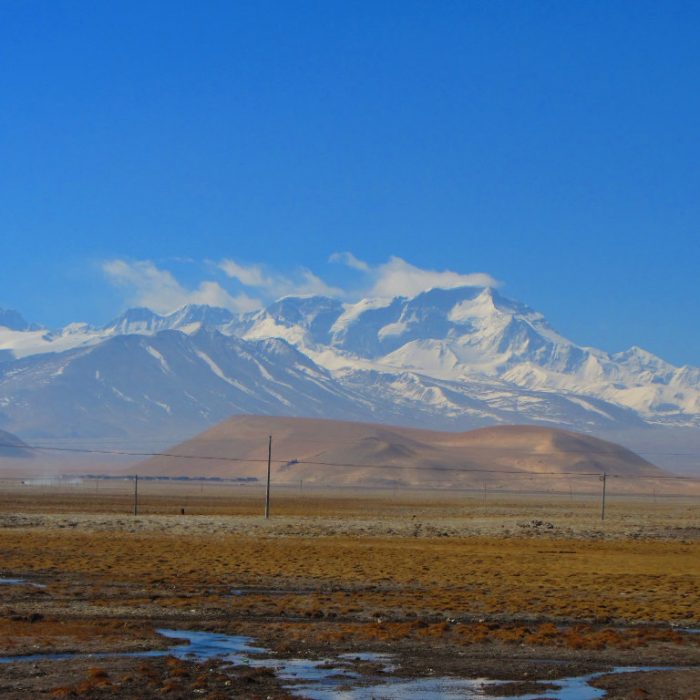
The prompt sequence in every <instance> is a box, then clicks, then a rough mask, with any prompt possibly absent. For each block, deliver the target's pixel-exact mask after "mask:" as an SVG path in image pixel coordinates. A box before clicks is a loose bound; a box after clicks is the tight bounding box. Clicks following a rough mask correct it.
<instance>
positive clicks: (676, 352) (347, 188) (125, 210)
mask: <svg viewBox="0 0 700 700" xmlns="http://www.w3.org/2000/svg"><path fill="white" fill-rule="evenodd" d="M698 36H700V4H698V3H697V2H687V3H683V2H663V3H661V2H638V1H635V2H613V3H610V2H595V1H591V2H582V3H566V2H545V1H542V2H540V1H538V2H466V1H464V2H448V1H444V2H433V1H432V0H431V1H425V2H412V1H410V0H402V1H400V2H399V1H396V2H374V1H373V2H369V1H367V2H342V3H341V2H333V1H329V0H323V1H319V2H304V1H300V2H286V1H283V2H264V1H263V2H261V1H260V0H256V1H255V2H229V1H225V2H224V1H222V2H216V1H214V2H212V1H209V2H206V1H203V2H177V1H175V0H169V1H163V2H148V1H144V0H139V1H138V2H129V1H120V2H92V1H88V0H83V1H81V0H72V1H70V2H66V1H62V0H46V1H43V2H39V1H34V0H4V1H3V2H0V242H1V247H0V250H1V252H2V258H1V260H2V276H1V277H0V306H5V307H8V306H9V307H12V308H17V309H19V310H20V311H21V312H23V313H24V315H25V316H27V317H28V318H30V319H31V320H35V321H38V322H41V323H44V324H47V325H50V326H53V325H57V324H62V323H65V322H68V321H70V320H76V319H81V320H87V321H91V322H94V323H102V322H105V321H107V320H108V319H109V318H110V317H111V316H113V315H115V314H116V313H117V312H118V311H120V310H121V308H123V306H124V305H125V304H127V303H129V302H130V300H131V299H130V298H128V293H127V292H128V289H127V287H124V286H115V284H114V278H111V279H110V277H109V275H107V274H106V273H105V271H104V267H103V266H104V262H105V261H108V260H111V261H114V260H122V261H127V262H128V263H131V264H135V265H137V266H138V265H142V266H143V265H145V261H150V263H152V265H153V268H154V269H155V268H157V269H158V270H161V271H164V270H169V271H170V272H171V273H172V274H173V275H174V277H175V278H176V279H177V282H178V284H179V285H182V288H183V289H195V288H197V286H198V285H199V284H200V283H201V282H202V281H207V280H216V281H217V283H218V284H220V285H221V286H222V288H226V289H228V290H229V291H231V293H232V294H234V293H235V292H236V290H235V289H234V288H233V287H232V286H231V284H233V282H232V280H229V279H228V278H226V276H225V275H223V274H222V273H221V271H220V270H218V269H216V268H215V265H214V263H217V262H220V261H221V260H223V259H232V260H234V261H236V262H239V263H242V264H246V265H250V264H254V263H260V264H263V265H264V266H265V268H264V269H265V270H266V271H267V274H270V275H273V274H279V275H282V276H285V275H286V276H287V277H288V278H292V277H295V276H296V278H298V277H299V275H300V274H302V273H300V271H299V270H300V268H302V267H303V268H306V269H308V270H311V271H312V272H313V273H315V274H316V275H318V276H320V277H321V278H322V279H323V280H324V281H325V282H326V283H327V284H329V285H332V286H344V285H346V284H349V282H348V278H347V274H348V271H347V270H346V269H345V268H343V266H342V265H338V264H337V263H335V264H334V263H329V262H328V258H329V256H330V255H331V254H332V253H334V252H337V251H350V252H352V253H353V254H354V255H356V256H357V257H358V258H360V259H362V260H364V261H367V262H368V263H369V264H370V265H379V264H382V263H384V262H386V261H387V260H388V259H389V258H390V256H399V257H400V258H402V259H404V260H406V261H407V262H409V263H411V264H413V265H415V266H418V267H421V268H428V269H432V270H453V271H455V272H461V273H471V272H485V273H489V274H490V275H492V276H493V277H495V278H497V279H499V280H501V281H502V282H503V287H502V293H504V294H506V295H507V296H511V297H514V298H517V299H519V300H521V301H523V302H525V303H528V304H529V305H531V306H533V307H535V308H537V309H539V310H540V311H542V312H543V313H544V314H545V315H546V316H547V317H548V318H549V320H550V321H551V322H552V324H553V325H554V326H555V327H556V328H558V329H559V330H560V331H561V332H562V333H564V334H565V335H567V336H569V337H570V338H571V339H572V340H574V341H576V342H579V343H582V344H587V345H595V346H598V347H602V348H603V349H606V350H621V349H624V348H626V347H628V346H630V345H632V344H638V345H641V346H643V347H645V348H647V349H649V350H651V351H653V352H655V353H657V354H660V355H661V356H663V357H666V358H667V359H669V360H671V361H674V362H676V363H691V364H695V365H700V286H699V273H700V242H699V241H698V237H699V236H698V234H699V233H700V172H699V170H700V138H699V137H698V136H699V125H700V41H699V40H698ZM187 261H190V262H187ZM226 285H229V286H226ZM132 291H133V290H132Z"/></svg>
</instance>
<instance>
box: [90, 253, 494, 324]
mask: <svg viewBox="0 0 700 700" xmlns="http://www.w3.org/2000/svg"><path fill="white" fill-rule="evenodd" d="M329 262H333V263H339V264H342V265H344V266H346V267H348V268H350V269H351V270H352V271H353V272H352V276H353V277H354V278H355V280H356V281H355V284H354V285H353V287H352V289H348V288H346V289H342V288H340V287H338V286H333V285H331V284H329V283H328V282H326V281H325V280H323V279H321V277H319V276H318V275H317V274H315V273H314V272H312V271H311V270H309V269H307V268H305V267H299V268H296V269H295V270H293V271H292V272H285V273H280V272H277V271H275V270H273V269H271V268H269V267H268V266H266V265H263V264H259V263H253V264H246V263H242V262H240V261H237V260H233V259H231V258H226V259H224V260H221V261H220V262H218V263H211V262H208V263H207V262H206V261H204V263H203V265H202V268H203V269H208V274H207V275H206V276H207V277H214V278H216V277H217V276H218V277H219V278H220V279H219V281H216V279H204V280H202V281H198V282H197V283H196V285H195V286H193V287H189V286H187V285H185V284H183V283H182V282H181V281H179V280H178V279H177V278H176V277H175V275H174V274H173V273H172V272H170V271H169V270H167V269H164V267H163V265H164V264H166V263H159V264H158V265H157V264H156V263H154V262H153V261H151V260H124V259H113V260H108V261H106V262H104V263H102V270H103V272H104V274H105V275H106V277H107V279H108V280H109V281H110V283H111V284H113V285H115V286H117V287H120V288H122V289H123V290H124V291H125V301H126V303H128V304H129V305H135V306H147V307H149V308H151V309H153V310H155V311H158V312H159V313H167V312H170V311H173V310H174V309H176V308H178V307H180V306H184V305H185V304H208V305H210V306H221V307H224V308H227V309H231V310H232V311H238V312H246V311H253V310H255V309H258V308H260V307H261V306H263V305H264V304H266V303H269V302H271V301H273V300H275V299H279V298H280V297H284V296H311V295H318V296H330V297H337V298H340V299H345V300H347V301H356V300H358V299H360V298H362V297H381V298H393V297H397V296H404V297H413V296H416V295H417V294H420V293H421V292H424V291H426V290H428V289H433V288H435V287H438V288H442V289H452V288H454V287H463V286H474V287H496V286H499V283H498V282H497V281H496V280H495V279H494V278H493V277H491V275H488V274H486V273H481V272H477V273H469V274H464V273H459V272H453V271H451V270H429V269H424V268H421V267H417V266H416V265H412V264H411V263H409V262H406V261H405V260H403V259H402V258H399V257H396V256H392V257H391V258H389V260H387V261H386V262H384V263H381V264H378V265H371V264H369V263H367V262H365V261H364V260H360V259H359V258H357V257H356V256H355V255H353V254H352V253H349V252H342V253H334V254H333V255H331V256H330V258H329ZM222 273H223V274H222ZM202 276H204V273H203V274H202Z"/></svg>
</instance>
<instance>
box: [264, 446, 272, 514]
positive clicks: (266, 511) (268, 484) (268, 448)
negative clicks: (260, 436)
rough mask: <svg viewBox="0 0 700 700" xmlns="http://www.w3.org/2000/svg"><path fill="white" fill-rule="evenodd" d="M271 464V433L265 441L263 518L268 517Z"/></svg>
mask: <svg viewBox="0 0 700 700" xmlns="http://www.w3.org/2000/svg"><path fill="white" fill-rule="evenodd" d="M271 464H272V435H270V436H269V439H268V443H267V487H266V488H265V520H269V519H270V466H271Z"/></svg>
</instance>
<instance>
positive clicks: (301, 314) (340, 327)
mask: <svg viewBox="0 0 700 700" xmlns="http://www.w3.org/2000/svg"><path fill="white" fill-rule="evenodd" d="M18 317H19V315H18V314H17V315H13V314H12V312H6V311H4V312H0V428H4V429H7V430H11V431H12V432H17V433H19V434H20V435H22V436H23V437H25V438H33V437H42V438H70V437H72V438H76V439H79V438H85V437H95V438H98V437H99V438H102V437H120V436H121V437H124V438H125V439H126V438H129V437H131V436H134V435H146V434H150V435H160V434H162V435H166V434H167V435H168V436H169V437H170V436H173V435H175V434H181V435H182V434H193V433H195V432H197V431H198V430H201V429H203V428H205V427H207V426H208V425H212V424H214V423H216V422H218V421H219V420H221V419H223V418H225V417H226V416H229V415H231V414H242V413H257V414H266V415H287V416H317V417H331V418H339V419H350V420H371V421H379V422H385V423H396V424H403V425H413V426H424V427H430V428H436V429H450V430H452V429H459V430H464V429H469V428H474V427H480V426H485V425H493V424H505V423H511V424H512V423H534V424H541V425H549V426H559V427H566V428H573V429H575V430H582V431H586V432H596V431H598V432H600V431H611V430H623V429H645V428H647V427H649V426H657V427H659V426H663V427H667V428H673V429H689V428H690V429H696V428H698V427H700V369H698V368H693V367H675V366H673V365H671V364H669V363H667V362H665V361H664V360H662V359H660V358H658V357H655V356H654V355H652V354H650V353H648V352H646V351H644V350H642V349H640V348H636V347H633V348H631V349H629V350H627V351H625V352H621V353H614V354H610V353H606V352H604V351H601V350H596V349H594V348H588V347H581V346H578V345H576V344H574V343H572V342H571V341H569V340H567V339H566V338H563V337H562V336H560V335H559V334H558V333H557V332H556V331H555V330H554V329H552V328H551V326H550V325H549V324H548V323H547V321H546V320H545V319H544V317H543V316H542V315H541V314H539V313H537V312H536V311H533V310H532V309H530V308H528V307H527V306H525V305H523V304H520V303H518V302H516V301H512V300H510V299H507V298H505V297H503V296H502V295H500V294H499V293H498V292H497V291H495V290H493V289H489V288H476V287H462V288H458V289H449V290H444V289H433V290H430V291H427V292H424V293H422V294H419V295H417V296H416V297H414V298H403V297H399V298H395V299H364V300H361V301H359V302H357V303H353V304H344V303H342V302H341V301H339V300H337V299H331V298H326V297H286V298H283V299H280V300H279V301H277V302H275V303H273V304H271V305H270V306H268V307H267V308H265V309H262V310H260V311H256V312H253V313H248V314H240V315H239V314H234V313H232V312H230V311H227V310H226V309H219V308H213V307H208V306H185V307H183V308H181V309H178V310H177V311H175V312H174V313H172V314H169V315H165V316H163V315H159V314H156V313H154V312H153V311H150V310H149V309H130V310H129V311H127V312H126V313H124V314H123V315H122V316H120V317H119V318H117V319H115V320H114V321H112V322H111V323H109V324H107V325H106V326H104V327H102V328H97V327H91V326H88V325H86V324H71V325H69V326H67V327H65V328H62V329H59V330H56V331H46V330H43V329H40V328H37V327H36V326H30V325H28V324H26V322H23V321H18V320H17V318H18ZM19 318H21V317H19Z"/></svg>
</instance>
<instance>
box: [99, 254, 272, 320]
mask: <svg viewBox="0 0 700 700" xmlns="http://www.w3.org/2000/svg"><path fill="white" fill-rule="evenodd" d="M102 270H103V272H104V273H105V275H106V276H107V279H108V280H109V281H110V282H111V283H112V284H114V285H116V286H119V287H122V288H123V289H125V290H126V293H127V302H128V303H129V304H130V305H132V306H147V307H148V308H149V309H153V310H154V311H157V312H158V313H167V312H169V311H173V310H174V309H176V308H178V307H180V306H184V305H185V304H208V305H210V306H222V307H224V308H226V309H231V310H232V311H251V310H253V309H257V308H259V307H260V306H261V302H260V300H258V299H254V298H252V297H250V296H248V295H247V294H245V293H241V294H238V295H236V296H233V295H231V294H230V293H229V292H228V291H226V290H225V289H224V288H223V287H222V286H221V285H220V284H219V283H218V282H213V281H203V282H201V283H200V284H199V285H198V286H197V287H196V288H195V289H187V288H186V287H184V286H183V285H182V284H180V283H179V282H178V281H177V280H176V279H175V277H174V276H173V275H172V273H170V272H168V271H167V270H162V269H160V268H158V267H156V265H155V264H154V263H153V262H151V261H150V260H135V261H128V260H120V259H115V260H107V261H106V262H104V263H103V264H102Z"/></svg>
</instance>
